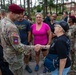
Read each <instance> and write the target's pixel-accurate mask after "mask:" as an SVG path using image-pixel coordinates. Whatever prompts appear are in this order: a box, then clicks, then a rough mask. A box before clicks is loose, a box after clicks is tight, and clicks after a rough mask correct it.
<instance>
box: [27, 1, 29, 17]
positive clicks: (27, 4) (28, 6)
mask: <svg viewBox="0 0 76 75" xmlns="http://www.w3.org/2000/svg"><path fill="white" fill-rule="evenodd" d="M27 11H28V18H30V0H27Z"/></svg>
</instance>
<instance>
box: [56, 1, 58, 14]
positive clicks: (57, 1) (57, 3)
mask: <svg viewBox="0 0 76 75" xmlns="http://www.w3.org/2000/svg"><path fill="white" fill-rule="evenodd" d="M57 8H58V0H56V14H57Z"/></svg>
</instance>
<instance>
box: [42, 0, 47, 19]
mask: <svg viewBox="0 0 76 75" xmlns="http://www.w3.org/2000/svg"><path fill="white" fill-rule="evenodd" d="M43 2H44V4H43V14H44V18H45V15H46V9H45V7H46V0H43Z"/></svg>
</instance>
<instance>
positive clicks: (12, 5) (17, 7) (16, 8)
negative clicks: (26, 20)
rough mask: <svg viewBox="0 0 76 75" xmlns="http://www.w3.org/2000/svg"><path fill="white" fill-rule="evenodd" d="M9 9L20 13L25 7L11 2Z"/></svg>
mask: <svg viewBox="0 0 76 75" xmlns="http://www.w3.org/2000/svg"><path fill="white" fill-rule="evenodd" d="M8 9H9V11H11V12H13V13H16V14H20V13H23V12H24V9H23V8H21V7H20V6H18V5H16V4H11V5H9V8H8Z"/></svg>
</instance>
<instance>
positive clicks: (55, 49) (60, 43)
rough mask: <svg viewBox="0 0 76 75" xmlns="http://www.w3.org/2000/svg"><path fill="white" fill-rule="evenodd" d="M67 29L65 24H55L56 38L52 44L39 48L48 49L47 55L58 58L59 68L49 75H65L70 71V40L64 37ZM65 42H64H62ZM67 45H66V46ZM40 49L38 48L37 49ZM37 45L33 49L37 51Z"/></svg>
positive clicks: (61, 22)
mask: <svg viewBox="0 0 76 75" xmlns="http://www.w3.org/2000/svg"><path fill="white" fill-rule="evenodd" d="M68 29H69V26H68V24H67V22H65V21H59V22H58V23H57V24H55V31H54V33H55V34H56V36H57V37H56V38H55V39H54V40H53V43H52V44H51V45H50V46H49V45H46V46H41V48H49V47H50V49H49V54H57V55H58V58H59V67H58V68H57V69H56V70H54V71H51V75H67V73H68V71H69V70H70V66H71V61H70V58H69V52H70V40H69V38H68V37H67V36H66V35H65V32H66V31H67V30H68ZM64 40H65V41H64ZM66 43H67V44H66ZM39 48H40V47H39ZM39 48H38V45H37V46H36V47H35V50H36V51H37V50H39Z"/></svg>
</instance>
